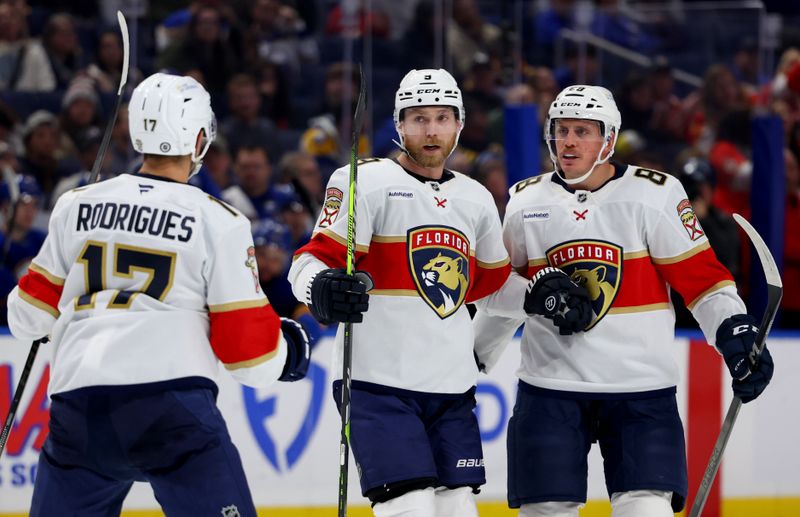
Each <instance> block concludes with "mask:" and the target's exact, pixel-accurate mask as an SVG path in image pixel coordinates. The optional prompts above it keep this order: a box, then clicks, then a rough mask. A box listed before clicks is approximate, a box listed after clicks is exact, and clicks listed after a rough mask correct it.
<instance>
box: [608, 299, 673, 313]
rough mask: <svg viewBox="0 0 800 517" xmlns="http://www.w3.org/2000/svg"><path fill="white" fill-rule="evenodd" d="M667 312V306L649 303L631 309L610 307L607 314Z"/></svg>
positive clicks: (666, 304)
mask: <svg viewBox="0 0 800 517" xmlns="http://www.w3.org/2000/svg"><path fill="white" fill-rule="evenodd" d="M665 310H669V304H668V303H666V302H664V303H651V304H648V305H637V306H631V307H612V308H611V309H609V311H608V313H609V314H631V313H635V312H650V311H665Z"/></svg>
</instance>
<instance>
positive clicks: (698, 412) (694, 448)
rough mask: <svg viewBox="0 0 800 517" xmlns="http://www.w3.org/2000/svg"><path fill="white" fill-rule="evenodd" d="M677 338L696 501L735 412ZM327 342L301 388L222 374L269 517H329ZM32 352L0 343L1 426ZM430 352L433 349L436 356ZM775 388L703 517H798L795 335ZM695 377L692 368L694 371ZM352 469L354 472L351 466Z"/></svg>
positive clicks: (45, 353)
mask: <svg viewBox="0 0 800 517" xmlns="http://www.w3.org/2000/svg"><path fill="white" fill-rule="evenodd" d="M692 337H694V338H696V337H698V336H696V335H694V336H684V337H680V338H677V339H676V340H675V346H674V352H675V357H676V360H677V361H678V364H679V365H680V369H681V378H682V379H683V380H682V382H681V384H680V385H679V387H678V401H679V407H680V411H681V415H682V417H683V420H684V424H685V427H686V430H687V448H688V459H689V470H690V490H691V492H692V493H693V492H694V490H695V489H696V486H697V483H698V481H699V478H700V476H702V471H703V469H704V468H705V463H706V461H707V457H708V452H707V451H708V450H710V447H711V445H712V444H713V441H714V439H715V438H716V434H717V432H718V425H719V422H721V420H722V418H723V416H724V411H725V409H726V408H727V405H728V403H729V402H730V393H729V391H730V390H729V388H728V384H729V380H728V377H727V373H725V372H723V365H722V362H721V360H720V359H719V357H718V356H717V355H716V353H715V352H714V350H713V349H711V348H710V347H708V346H707V345H705V343H703V342H701V341H699V340H696V339H692ZM331 344H332V339H331V338H325V339H323V340H321V341H320V343H319V344H318V345H317V347H316V348H315V350H314V353H313V357H312V361H313V362H312V365H311V368H310V369H309V376H308V378H307V379H305V380H303V381H300V382H297V383H292V384H284V383H278V385H276V386H274V387H272V388H270V389H266V390H254V389H250V388H243V387H241V386H240V385H238V384H237V383H235V382H234V381H232V380H231V379H230V377H228V376H227V374H225V373H224V372H222V373H221V375H220V380H219V384H220V397H219V405H220V408H221V410H222V412H223V413H224V414H225V416H226V419H227V421H228V426H229V429H230V432H231V435H232V436H233V440H234V442H235V443H236V444H237V446H238V447H239V451H240V453H241V455H242V460H243V463H244V466H245V469H246V471H247V476H248V479H249V481H250V486H251V489H252V492H253V496H254V498H255V501H256V505H257V506H258V507H259V508H262V509H264V510H267V509H269V512H266V511H265V512H264V515H270V516H274V517H317V516H322V515H325V516H328V515H332V514H335V513H334V512H335V506H336V502H337V501H336V492H337V482H338V471H339V464H338V444H339V416H338V413H337V412H336V411H335V408H334V404H333V400H332V398H331V394H330V383H331V380H332V378H333V377H334V375H333V374H332V372H331V371H330V368H329V364H330V354H331V348H332V347H331ZM28 346H29V343H21V342H18V341H16V340H14V339H13V338H12V337H11V336H8V335H0V350H2V353H0V417H3V416H5V414H6V411H7V408H8V405H9V402H10V399H11V394H12V390H13V388H12V386H16V383H17V379H18V378H19V375H20V374H21V371H22V366H23V364H24V362H25V359H26V357H27V352H28ZM432 346H433V345H432ZM769 346H770V349H771V351H772V354H773V356H774V358H775V364H776V367H775V378H774V380H773V383H772V385H771V386H770V387H769V389H768V390H767V392H766V393H765V395H764V396H762V397H761V398H759V399H758V400H757V401H756V402H754V403H753V404H748V405H746V406H744V408H743V409H742V411H741V413H740V416H739V420H738V422H737V424H736V428H735V430H734V433H733V436H732V437H731V440H730V443H729V445H728V451H727V453H726V455H725V461H724V462H723V465H722V469H721V476H720V477H721V485H720V488H719V490H718V491H716V492H712V496H711V498H710V499H709V503H708V506H707V508H708V511H707V512H706V513H704V515H707V516H713V515H720V511H719V508H720V506H721V508H722V513H721V515H724V516H725V517H734V516H735V517H738V516H740V515H741V516H745V515H748V516H759V517H789V516H796V515H800V468H799V467H800V440H799V439H798V436H800V435H798V429H800V402H798V397H800V395H798V394H800V376H798V375H796V372H797V371H798V369H800V336H798V335H796V334H793V335H789V334H783V335H780V334H778V335H776V336H775V337H773V338H771V339H770V342H769ZM49 354H50V349H49V347H48V345H45V346H43V347H42V349H41V350H40V353H39V355H40V357H39V358H38V360H37V362H36V364H35V366H34V369H33V373H32V375H31V378H30V381H29V384H28V388H27V389H26V391H25V395H24V397H23V399H22V404H21V407H20V411H19V412H18V414H17V419H16V424H15V428H14V431H13V432H12V434H11V437H10V439H9V443H8V447H7V450H6V452H5V453H4V455H3V457H2V459H0V516H8V515H15V516H16V515H26V510H27V508H28V506H29V504H30V498H31V494H32V488H33V479H34V477H35V470H36V462H37V455H38V451H39V450H40V448H41V445H42V442H43V440H44V437H45V432H44V430H45V429H46V423H47V407H48V406H47V396H46V385H47V378H48V372H49ZM518 361H519V350H518V338H515V341H514V342H513V343H512V344H511V345H510V346H509V347H508V349H507V351H506V353H505V354H504V355H503V357H502V359H501V361H500V363H499V364H498V366H497V367H496V369H495V370H493V371H492V373H491V374H490V375H488V376H486V375H482V376H481V377H480V381H479V385H478V391H477V398H478V409H477V414H478V419H479V422H480V425H481V431H482V437H483V443H484V456H485V459H486V474H487V479H488V483H487V484H486V485H485V486H484V487H483V490H482V493H481V494H480V496H479V501H480V504H481V515H482V516H484V515H485V516H501V515H509V516H510V515H516V512H512V511H510V510H508V509H506V508H505V504H504V503H503V501H504V500H505V482H506V474H505V469H506V459H505V435H506V423H507V421H508V418H509V416H510V413H511V410H512V408H513V404H514V398H515V392H516V377H515V375H514V372H515V370H516V367H517V364H518ZM690 363H691V364H692V365H693V366H692V367H691V368H690V367H689V364H690ZM350 464H351V465H354V463H353V462H352V461H351V463H350ZM349 491H350V504H351V508H352V509H351V510H350V511H349V512H348V515H351V516H353V517H360V516H368V515H371V512H370V511H369V509H368V506H367V505H366V500H365V499H363V498H361V496H360V490H359V487H358V480H357V474H356V472H355V469H352V470H351V476H350V488H349ZM589 499H590V503H589V505H588V506H587V508H586V509H585V510H584V511H583V512H582V516H595V515H596V516H601V515H609V510H608V508H609V506H608V503H607V502H606V501H607V494H606V492H605V486H604V484H603V478H602V458H601V457H600V454H599V452H598V450H597V447H594V448H593V450H592V453H591V458H590V473H589ZM125 508H126V512H125V513H124V515H130V516H142V517H143V516H150V515H161V514H160V512H158V511H155V510H156V509H157V508H158V506H157V504H156V502H155V500H154V499H153V496H152V492H151V491H150V489H149V487H148V486H147V485H145V484H139V483H137V484H136V485H135V486H134V488H133V489H132V491H131V493H130V494H129V496H128V498H127V499H126V503H125Z"/></svg>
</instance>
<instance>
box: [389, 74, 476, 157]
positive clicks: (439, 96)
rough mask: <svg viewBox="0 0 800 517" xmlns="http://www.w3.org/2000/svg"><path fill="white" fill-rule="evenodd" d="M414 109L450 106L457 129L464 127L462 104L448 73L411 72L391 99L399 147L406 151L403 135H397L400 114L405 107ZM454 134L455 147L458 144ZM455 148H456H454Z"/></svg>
mask: <svg viewBox="0 0 800 517" xmlns="http://www.w3.org/2000/svg"><path fill="white" fill-rule="evenodd" d="M414 106H452V107H454V108H456V109H457V110H458V120H459V122H460V128H459V130H458V135H460V134H461V129H463V128H464V117H465V113H464V101H463V100H462V98H461V90H459V89H458V83H457V82H456V80H455V79H453V76H452V75H450V73H449V72H448V71H447V70H444V69H442V68H439V69H438V70H434V69H426V70H411V71H410V72H409V73H407V74H406V76H405V77H403V80H402V81H400V87H399V88H398V89H397V94H396V95H395V97H394V127H395V129H396V130H397V134H398V136H399V137H400V147H401V148H403V149H405V148H404V146H405V142H404V141H403V140H404V139H403V134H402V133H401V132H400V114H401V113H402V111H403V110H404V109H406V108H411V107H414ZM458 135H456V144H458ZM454 148H455V146H454Z"/></svg>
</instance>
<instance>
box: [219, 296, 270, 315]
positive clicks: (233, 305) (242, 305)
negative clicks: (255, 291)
mask: <svg viewBox="0 0 800 517" xmlns="http://www.w3.org/2000/svg"><path fill="white" fill-rule="evenodd" d="M267 305H269V300H267V299H266V298H263V299H261V300H247V301H245V302H228V303H220V304H217V305H209V306H208V312H229V311H237V310H239V309H253V308H256V307H265V306H267Z"/></svg>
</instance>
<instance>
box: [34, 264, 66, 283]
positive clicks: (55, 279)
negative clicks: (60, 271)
mask: <svg viewBox="0 0 800 517" xmlns="http://www.w3.org/2000/svg"><path fill="white" fill-rule="evenodd" d="M28 269H30V270H31V271H35V272H36V273H39V274H40V275H42V276H43V277H45V278H46V279H47V281H48V282H50V283H51V284H53V285H64V279H63V278H59V277H57V276H56V275H54V274H53V273H51V272H50V271H48V270H46V269H45V268H43V267H42V266H39V265H37V264H34V263H33V262H31V265H30V266H28Z"/></svg>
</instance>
